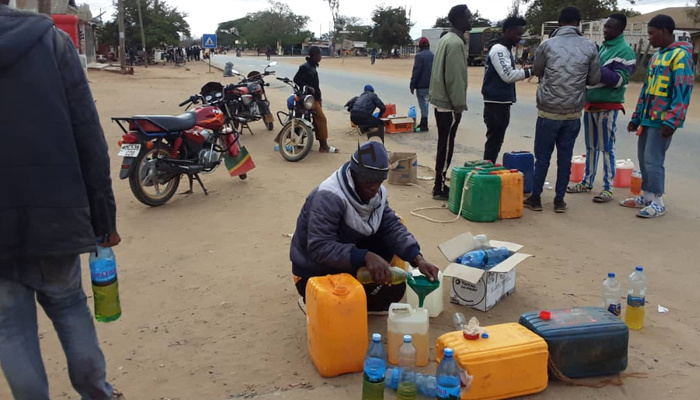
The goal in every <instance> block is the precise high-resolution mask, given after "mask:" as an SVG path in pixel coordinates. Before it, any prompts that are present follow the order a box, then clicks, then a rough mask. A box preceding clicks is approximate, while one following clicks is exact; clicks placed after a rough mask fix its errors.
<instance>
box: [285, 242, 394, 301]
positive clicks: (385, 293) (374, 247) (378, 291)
mask: <svg viewBox="0 0 700 400" xmlns="http://www.w3.org/2000/svg"><path fill="white" fill-rule="evenodd" d="M356 245H357V247H358V248H360V249H367V250H369V251H371V252H373V253H376V254H377V255H379V256H381V257H382V258H384V259H385V260H386V261H387V262H389V261H391V259H392V258H393V257H394V254H393V252H392V251H391V250H389V246H387V245H385V244H384V240H383V238H382V237H380V236H378V235H374V236H370V237H368V238H366V239H364V240H362V241H360V242H359V243H357V244H356ZM328 273H329V274H334V273H340V271H333V272H328ZM351 273H352V275H356V274H357V271H352V272H351ZM323 275H325V274H323ZM308 282H309V278H301V279H300V280H299V281H298V282H297V283H296V284H295V285H296V287H297V291H298V292H299V295H300V296H301V297H303V298H304V301H306V284H307V283H308ZM363 286H364V289H365V293H366V294H367V311H388V310H389V306H390V305H391V303H398V302H400V301H401V299H403V295H404V294H405V293H406V284H405V283H402V284H400V285H391V286H388V285H377V284H374V283H370V284H367V285H363Z"/></svg>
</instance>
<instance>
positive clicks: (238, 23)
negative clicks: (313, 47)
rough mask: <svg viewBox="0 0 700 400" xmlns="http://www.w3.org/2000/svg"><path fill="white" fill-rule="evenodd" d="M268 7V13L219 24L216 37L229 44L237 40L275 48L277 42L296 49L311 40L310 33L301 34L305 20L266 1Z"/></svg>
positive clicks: (272, 2)
mask: <svg viewBox="0 0 700 400" xmlns="http://www.w3.org/2000/svg"><path fill="white" fill-rule="evenodd" d="M268 4H269V7H268V9H267V10H264V11H259V12H255V13H250V14H248V15H246V16H245V17H243V18H239V19H236V20H232V21H226V22H222V23H220V24H219V27H218V28H217V30H216V32H217V34H221V35H222V37H223V38H224V40H226V41H228V42H230V43H231V44H233V41H235V40H240V41H243V42H247V43H248V45H249V46H258V47H266V46H271V47H275V46H277V42H278V41H279V42H281V43H282V44H283V45H295V44H297V43H301V42H303V41H304V40H306V39H307V38H313V33H311V32H309V31H307V30H304V27H305V26H306V23H307V22H308V21H309V17H308V16H305V15H297V14H294V13H293V12H292V10H291V9H290V8H289V6H288V5H287V4H285V3H281V2H277V1H272V0H269V1H268Z"/></svg>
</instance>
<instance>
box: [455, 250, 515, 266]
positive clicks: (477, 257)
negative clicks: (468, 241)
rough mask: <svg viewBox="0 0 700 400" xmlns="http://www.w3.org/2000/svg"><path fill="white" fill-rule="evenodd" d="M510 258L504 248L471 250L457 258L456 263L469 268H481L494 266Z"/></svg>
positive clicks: (508, 252)
mask: <svg viewBox="0 0 700 400" xmlns="http://www.w3.org/2000/svg"><path fill="white" fill-rule="evenodd" d="M508 257H510V251H509V250H508V249H507V248H506V247H498V248H494V249H487V250H473V251H470V252H469V253H467V254H465V255H463V256H461V257H459V258H458V259H457V262H458V263H460V264H464V265H468V266H470V267H475V268H481V267H485V266H495V265H497V264H499V263H501V262H503V261H504V260H505V259H506V258H508Z"/></svg>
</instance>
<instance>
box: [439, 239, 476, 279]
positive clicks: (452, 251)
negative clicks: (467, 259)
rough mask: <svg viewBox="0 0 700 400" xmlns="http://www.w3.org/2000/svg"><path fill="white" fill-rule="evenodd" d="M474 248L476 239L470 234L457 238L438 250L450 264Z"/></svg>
mask: <svg viewBox="0 0 700 400" xmlns="http://www.w3.org/2000/svg"><path fill="white" fill-rule="evenodd" d="M473 247H474V237H473V236H472V234H471V233H469V232H467V233H463V234H461V235H459V236H456V237H454V238H452V239H450V240H448V241H446V242H445V243H443V244H441V245H439V246H438V248H439V249H440V251H441V252H442V255H444V256H445V258H447V260H448V261H450V262H455V261H457V259H458V258H459V257H461V256H462V255H463V254H464V253H466V252H468V251H469V250H471V249H472V248H473ZM457 265H460V264H457ZM448 268H449V267H448ZM445 272H447V271H445Z"/></svg>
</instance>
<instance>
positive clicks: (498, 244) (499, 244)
mask: <svg viewBox="0 0 700 400" xmlns="http://www.w3.org/2000/svg"><path fill="white" fill-rule="evenodd" d="M489 244H490V245H491V247H505V248H506V249H508V250H510V252H511V253H517V252H519V251H520V249H522V248H523V245H521V244H517V243H511V242H501V241H500V240H489ZM460 255H461V254H460Z"/></svg>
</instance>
